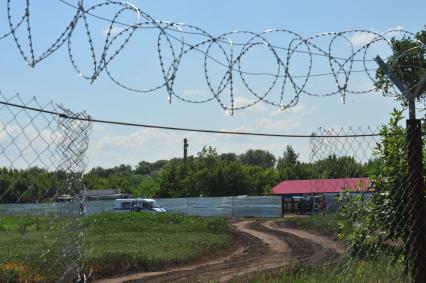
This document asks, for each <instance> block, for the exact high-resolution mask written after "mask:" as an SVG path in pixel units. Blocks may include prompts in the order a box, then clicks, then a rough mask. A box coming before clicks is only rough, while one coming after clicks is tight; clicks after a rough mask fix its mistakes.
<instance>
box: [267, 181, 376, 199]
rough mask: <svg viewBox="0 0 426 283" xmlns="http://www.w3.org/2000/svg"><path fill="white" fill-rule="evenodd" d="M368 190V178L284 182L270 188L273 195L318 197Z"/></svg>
mask: <svg viewBox="0 0 426 283" xmlns="http://www.w3.org/2000/svg"><path fill="white" fill-rule="evenodd" d="M368 189H369V180H368V178H342V179H312V180H286V181H282V182H281V183H279V184H278V185H276V186H275V187H273V188H272V194H274V195H292V196H301V195H306V194H310V195H319V194H329V193H334V194H335V193H341V192H343V191H351V192H363V191H367V190H368Z"/></svg>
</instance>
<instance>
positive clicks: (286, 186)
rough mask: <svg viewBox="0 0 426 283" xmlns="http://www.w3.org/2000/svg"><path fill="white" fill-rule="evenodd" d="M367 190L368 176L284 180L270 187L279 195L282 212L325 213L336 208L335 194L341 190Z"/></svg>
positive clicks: (368, 189) (356, 191) (353, 191)
mask: <svg viewBox="0 0 426 283" xmlns="http://www.w3.org/2000/svg"><path fill="white" fill-rule="evenodd" d="M344 191H345V192H352V193H359V192H368V191H370V182H369V179H368V178H342V179H312V180H286V181H282V182H281V183H279V184H278V185H276V186H275V187H273V188H272V194H274V195H280V196H281V203H282V213H283V215H284V213H285V212H290V213H305V212H306V213H320V212H321V213H327V212H335V211H337V210H338V203H337V201H336V196H337V195H338V194H340V193H342V192H344Z"/></svg>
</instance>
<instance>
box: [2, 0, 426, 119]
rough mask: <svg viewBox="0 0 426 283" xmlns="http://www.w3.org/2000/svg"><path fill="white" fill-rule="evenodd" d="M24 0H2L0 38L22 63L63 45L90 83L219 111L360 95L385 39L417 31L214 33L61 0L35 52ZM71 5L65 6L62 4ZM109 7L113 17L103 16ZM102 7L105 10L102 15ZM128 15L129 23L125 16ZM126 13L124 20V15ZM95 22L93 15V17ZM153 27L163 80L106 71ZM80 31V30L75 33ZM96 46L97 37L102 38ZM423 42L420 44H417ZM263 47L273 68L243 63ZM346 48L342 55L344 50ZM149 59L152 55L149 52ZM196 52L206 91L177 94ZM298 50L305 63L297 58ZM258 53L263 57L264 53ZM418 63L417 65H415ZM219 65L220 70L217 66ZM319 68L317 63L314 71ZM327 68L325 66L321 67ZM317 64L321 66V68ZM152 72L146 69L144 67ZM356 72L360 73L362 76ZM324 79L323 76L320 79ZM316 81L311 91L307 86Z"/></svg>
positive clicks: (369, 88)
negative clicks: (138, 80)
mask: <svg viewBox="0 0 426 283" xmlns="http://www.w3.org/2000/svg"><path fill="white" fill-rule="evenodd" d="M30 2H31V1H30V0H27V1H26V2H25V4H24V6H23V10H24V14H23V15H19V16H16V19H15V16H13V14H14V8H16V6H17V5H18V4H15V3H13V4H12V1H11V0H8V1H7V19H8V23H9V31H8V32H6V33H5V34H4V35H3V36H1V37H0V39H4V38H6V37H11V38H12V39H13V41H14V42H15V44H16V47H17V49H18V50H19V53H20V55H21V57H22V58H23V59H24V60H25V62H26V63H27V64H28V65H29V66H31V67H35V66H36V65H37V64H39V63H40V62H41V61H43V60H45V59H46V58H48V57H49V56H51V55H52V54H53V53H55V52H56V51H57V50H58V49H59V48H60V47H62V46H63V45H66V47H67V53H68V57H69V59H70V62H71V65H72V67H73V68H74V69H75V71H76V72H77V73H78V75H79V76H80V77H82V78H83V79H86V80H89V81H90V82H91V83H95V82H96V80H97V79H98V78H99V77H100V76H101V74H102V73H106V75H107V77H108V78H109V79H110V80H111V81H112V82H113V83H115V84H116V85H118V86H119V87H121V88H124V89H126V90H129V91H132V92H138V93H149V92H154V91H156V90H160V89H164V90H165V91H166V93H167V96H168V97H167V98H168V101H169V102H170V103H171V102H172V99H178V100H180V101H183V102H187V103H205V102H209V101H216V102H217V103H218V104H219V105H220V106H221V108H222V109H223V110H225V111H226V112H228V113H229V114H231V115H232V114H233V113H234V111H236V110H241V109H245V108H248V107H251V106H253V105H255V104H257V103H259V102H264V103H266V104H269V105H272V106H274V107H278V108H279V109H282V110H285V109H287V108H290V107H293V106H295V105H296V104H297V103H298V101H299V97H300V96H301V95H309V96H320V97H323V96H332V95H340V96H341V99H342V101H343V102H344V101H345V99H346V96H347V95H348V94H362V93H369V92H376V91H380V90H378V89H376V87H375V85H374V83H375V82H376V77H375V71H376V70H377V66H376V64H375V63H374V61H373V57H375V56H376V55H377V54H381V55H382V57H385V58H386V57H389V56H393V55H392V54H393V53H392V48H391V42H390V38H392V37H400V38H403V37H414V36H415V34H413V33H412V32H409V31H405V30H402V29H394V30H388V31H385V32H383V33H378V32H374V31H369V30H363V29H358V30H348V31H343V32H327V33H321V34H317V35H313V36H308V37H304V36H302V35H301V34H299V33H296V32H294V31H291V30H287V29H270V30H266V31H263V32H251V31H232V32H227V33H223V34H221V35H218V36H215V35H212V34H211V33H209V32H207V31H206V30H204V29H202V28H200V27H196V26H193V25H189V24H183V23H174V22H169V21H162V20H156V19H155V18H153V17H152V16H150V15H149V14H147V13H146V12H144V11H143V10H141V9H140V8H138V7H136V6H135V5H132V4H130V3H127V2H120V1H105V2H99V3H97V4H94V5H91V6H89V5H87V4H86V3H85V2H84V1H82V0H79V1H77V3H70V2H69V1H66V0H58V2H59V3H62V4H63V5H64V7H69V8H72V10H69V11H71V13H72V16H71V21H70V22H69V24H67V25H66V26H64V28H63V29H62V32H60V33H59V35H58V36H57V38H56V39H55V40H54V41H53V43H51V44H50V45H49V46H48V47H47V48H46V49H45V50H44V51H41V52H37V50H36V48H35V43H34V42H35V37H34V33H33V27H32V24H31V23H32V21H31V20H30V19H32V18H31V17H32V6H31V5H30V4H31V3H30ZM67 11H68V10H67ZM106 11H107V12H108V13H109V14H112V16H110V17H108V16H105V15H104V14H106ZM102 12H104V14H102ZM129 17H131V18H130V19H131V22H130V20H129ZM126 20H127V22H126ZM96 21H97V22H96ZM99 22H101V23H107V24H108V26H107V29H106V30H105V35H104V37H105V38H104V39H103V40H98V39H97V38H96V35H95V34H94V31H93V26H94V25H96V24H99ZM147 30H151V31H154V32H155V33H156V42H155V43H154V42H153V44H155V45H156V53H157V57H158V64H159V67H160V71H159V72H158V74H157V75H158V77H159V79H160V82H159V83H158V84H155V85H151V86H145V87H144V88H138V87H134V86H131V85H130V83H129V82H124V81H122V80H120V79H119V78H118V77H117V76H116V75H114V74H113V71H112V70H111V67H112V62H114V61H116V59H117V58H119V56H121V54H122V52H123V51H124V50H125V49H126V47H127V46H128V45H129V43H130V42H131V41H132V40H136V39H135V38H136V37H135V35H136V34H137V33H142V32H143V31H147ZM79 31H81V32H80V33H79ZM77 35H82V36H84V37H85V41H87V44H88V52H89V56H90V65H91V67H90V69H91V70H86V71H84V70H83V69H84V68H83V67H82V66H81V62H78V61H79V60H78V57H79V55H81V52H78V51H76V47H75V41H77V42H78V40H75V41H74V39H75V37H76V36H77ZM102 41H103V44H102V45H101V46H102V47H101V48H99V49H97V48H96V43H99V42H102ZM420 44H421V46H424V44H423V43H420ZM259 51H260V52H262V54H263V56H264V57H265V56H266V57H265V58H269V61H268V62H265V64H267V65H268V66H274V69H275V71H274V72H269V71H267V72H266V71H265V72H253V71H250V70H249V69H248V68H247V67H246V66H245V65H247V64H248V63H250V59H249V57H250V54H252V53H255V52H259ZM345 54H346V55H345ZM144 55H145V56H146V57H147V58H149V57H152V54H149V53H148V52H147V53H146V54H144ZM197 55H198V56H199V55H201V56H202V57H203V59H202V65H203V70H202V71H203V72H204V83H205V85H204V87H205V92H203V97H195V98H194V97H192V96H189V95H185V93H180V92H178V90H177V87H176V83H177V80H178V78H179V77H180V76H182V75H180V73H179V71H181V69H182V64H183V62H184V61H185V60H186V61H188V62H190V61H191V58H193V57H194V56H197ZM299 55H300V56H303V60H304V62H303V63H302V64H301V63H300V62H297V63H296V62H295V61H296V56H299ZM262 58H263V57H262ZM412 67H414V68H420V66H412ZM218 68H220V69H218ZM317 69H318V70H317ZM324 69H326V71H324ZM319 70H321V71H319ZM146 72H147V73H150V74H151V73H152V71H151V70H146ZM354 74H360V75H363V77H362V78H360V77H355V76H354ZM259 77H260V78H261V79H260V80H262V82H264V81H265V80H264V79H263V77H267V78H269V80H270V82H269V85H268V86H266V87H263V88H264V90H263V91H260V90H259V86H258V84H259V83H258V84H256V82H254V80H255V79H254V78H259ZM318 77H319V78H321V80H323V81H324V80H325V81H327V80H328V81H327V83H326V85H327V87H326V89H325V90H324V91H319V90H318V89H319V88H318V84H316V83H315V81H313V80H314V79H315V78H318ZM323 83H324V82H323ZM313 86H315V90H313V89H312V87H313ZM237 88H241V89H243V90H244V92H247V93H248V95H249V97H248V98H247V99H245V100H244V101H243V102H241V99H240V100H239V101H237V100H238V97H237V94H236V93H237V92H238V93H241V92H242V91H241V90H239V91H237ZM383 94H384V95H386V96H396V95H398V91H397V90H396V89H391V90H387V91H386V92H385V93H383Z"/></svg>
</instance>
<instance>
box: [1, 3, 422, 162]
mask: <svg viewBox="0 0 426 283" xmlns="http://www.w3.org/2000/svg"><path fill="white" fill-rule="evenodd" d="M89 2H90V1H86V3H89ZM131 2H132V3H133V4H134V5H136V6H137V7H139V8H141V9H142V10H144V11H145V12H146V13H148V14H150V15H151V16H152V17H154V18H155V19H157V20H168V21H173V22H183V23H188V24H191V25H194V26H198V27H200V28H203V29H204V30H206V31H208V32H209V33H210V34H213V35H219V34H221V33H225V32H228V31H234V30H248V31H254V32H261V31H264V30H267V29H271V28H282V29H288V30H291V31H294V32H297V33H299V34H301V35H302V36H303V37H308V36H311V35H315V34H317V33H323V32H331V31H344V30H348V29H368V30H372V31H375V32H384V31H387V30H390V29H394V28H397V29H400V28H402V29H404V30H408V31H412V32H416V31H418V30H420V29H422V28H423V26H424V25H425V24H426V22H425V21H424V11H425V8H426V2H424V1H405V2H401V1H398V2H397V1H272V0H267V1H242V0H241V1H240V0H235V1H229V0H228V1H222V0H217V1H210V2H207V1H195V0H183V1H160V0H158V1H140V0H135V1H131ZM2 5H3V6H5V5H6V4H2ZM17 5H18V4H17ZM31 7H32V9H33V10H32V13H33V14H32V16H33V18H32V21H31V23H32V28H33V32H34V42H35V48H36V49H37V50H40V49H43V48H45V47H46V46H47V44H46V42H51V41H52V40H53V38H54V34H57V33H58V32H60V31H61V30H62V29H63V27H64V26H66V24H67V23H69V21H70V19H71V18H72V16H73V10H72V9H71V8H69V7H67V6H65V5H64V4H61V3H59V2H58V1H57V0H49V1H43V3H36V2H34V3H32V6H31ZM0 11H1V12H0V34H2V33H3V32H4V31H6V30H7V21H6V14H5V11H6V9H5V7H4V8H1V9H0ZM21 12H22V7H20V6H15V7H14V10H13V11H12V14H13V15H15V18H17V15H20V13H21ZM110 12H111V11H109V10H108V9H100V10H99V11H98V13H99V14H102V15H110ZM130 19H131V16H128V17H127V18H126V20H130ZM90 21H91V23H93V25H92V34H93V35H94V37H95V38H96V39H95V41H96V42H95V43H100V42H102V41H103V40H104V39H105V29H106V28H107V25H106V24H105V23H103V22H99V21H95V20H93V19H91V20H90ZM79 28H81V27H79ZM80 30H81V29H80ZM18 34H19V32H18ZM21 36H22V34H21ZM357 36H358V37H352V38H350V39H351V40H357V39H358V40H361V41H362V40H363V35H362V34H358V35H357ZM83 39H84V37H82V36H81V33H80V34H77V33H76V36H75V37H74V38H73V41H72V42H73V50H75V52H76V55H77V56H76V58H77V61H78V63H80V64H81V65H82V66H83V68H85V70H86V69H88V68H89V69H88V70H90V65H89V64H88V62H90V56H89V55H88V53H87V51H88V48H87V43H86V42H85V41H84V40H83ZM234 39H235V40H238V39H239V38H238V37H235V38H234ZM155 44H156V42H155V37H154V36H153V34H150V33H149V32H147V33H141V34H138V35H136V36H134V38H132V41H131V43H130V44H129V45H128V47H127V49H126V51H125V52H123V53H122V54H121V55H120V56H119V57H117V59H116V61H114V62H113V63H111V65H110V68H111V72H112V73H113V74H114V75H116V76H117V78H119V79H120V80H122V81H125V82H126V83H128V84H129V85H131V86H135V87H145V86H147V85H153V83H154V82H161V73H159V70H160V69H159V63H158V59H157V54H156V52H155V47H156V45H155ZM342 46H344V45H343V44H338V45H336V47H335V49H336V52H340V54H347V53H345V52H347V51H345V50H343V49H344V47H342ZM377 48H378V49H380V46H378V47H377ZM382 51H383V54H386V52H387V51H386V50H378V52H382ZM215 52H216V53H212V54H215V55H217V56H220V54H219V53H218V52H217V50H216V51H215ZM38 53H40V51H39V52H38ZM250 56H252V57H249V58H248V59H247V60H246V62H247V65H246V67H247V68H248V69H250V70H254V71H270V72H273V71H274V68H276V65H273V64H271V63H270V62H271V58H270V57H268V56H269V55H268V53H267V52H266V53H262V52H259V53H256V52H254V53H253V54H251V55H250ZM262 56H263V57H262ZM0 62H1V64H0V82H1V84H0V89H1V91H2V92H3V93H4V94H6V95H13V94H14V93H16V92H19V93H20V94H21V96H22V97H24V98H28V99H29V98H30V97H32V96H36V97H37V98H38V100H39V101H42V102H48V101H50V100H54V101H56V102H61V103H63V104H64V105H66V106H68V107H69V108H70V109H72V110H75V111H77V110H83V109H85V110H86V111H87V112H88V113H89V114H90V115H92V116H93V117H95V118H99V119H111V120H120V121H130V122H136V123H145V124H159V125H169V126H177V127H189V128H207V129H218V130H220V129H226V130H240V131H241V130H242V131H257V132H270V133H282V134H294V133H299V134H310V133H312V132H313V131H314V130H315V129H317V128H318V127H326V128H340V127H348V126H352V127H359V126H361V127H366V126H371V127H376V126H378V125H380V124H382V123H385V122H386V121H387V119H388V118H389V112H390V111H391V110H392V109H393V108H394V107H397V106H398V103H396V102H394V101H393V100H392V99H391V98H384V97H381V96H379V95H377V94H375V93H371V94H362V95H349V96H348V97H347V101H346V104H342V103H341V101H340V97H339V96H332V97H327V98H317V97H309V96H307V95H302V96H301V97H300V99H299V103H298V105H297V106H296V107H294V108H291V109H288V110H285V111H277V108H274V107H270V106H268V105H265V104H257V105H255V106H254V107H251V108H249V109H247V110H243V111H239V112H237V113H236V114H235V115H234V116H229V115H227V114H226V113H225V112H224V110H223V109H222V108H221V107H220V106H219V105H218V104H217V103H216V102H214V101H212V102H209V103H206V104H188V103H183V102H179V101H177V100H176V99H174V100H173V102H172V104H169V103H168V101H167V94H166V92H165V90H164V89H162V90H160V91H156V92H154V93H150V94H140V93H133V92H130V91H128V90H125V89H122V88H120V87H118V86H116V85H115V84H113V83H112V82H111V81H110V80H109V79H108V77H107V76H106V74H105V73H103V74H101V76H100V77H99V78H98V79H97V80H96V82H95V83H94V84H90V82H89V81H86V80H84V79H82V78H80V77H79V76H78V74H77V73H76V72H75V70H74V69H73V67H72V65H71V63H70V60H69V58H68V56H67V48H66V45H65V46H62V47H61V48H60V49H59V50H58V51H57V52H55V53H54V54H53V55H51V56H50V57H48V58H47V59H46V60H44V61H43V62H41V63H40V64H38V65H37V66H36V67H35V68H30V67H28V66H27V65H26V64H25V62H24V61H23V59H22V57H21V56H20V54H19V52H18V50H17V48H16V45H15V43H14V42H13V40H12V38H11V37H9V38H6V39H4V40H1V41H0ZM304 64H306V57H305V58H304V57H303V56H296V57H295V59H294V61H293V62H292V66H294V67H293V68H294V69H295V70H296V72H297V71H299V69H300V72H302V73H303V66H304ZM323 66H324V69H323ZM202 67H203V58H202V57H201V56H196V55H194V56H190V57H188V58H187V59H185V60H184V61H183V63H182V65H181V69H180V70H179V73H178V79H177V80H176V91H177V92H178V93H183V94H185V95H189V97H191V95H195V96H196V95H201V96H203V97H204V96H205V94H204V93H205V91H206V89H207V88H206V84H205V81H204V73H203V71H202V70H203V69H202ZM222 71H223V70H221V69H220V67H218V66H212V67H211V73H212V74H211V75H212V77H213V79H214V80H215V79H216V80H217V78H219V77H220V74H221V73H220V72H222ZM314 71H315V72H324V71H325V72H328V71H329V69H326V68H325V65H324V64H323V63H318V65H316V67H315V70H314ZM215 76H216V77H215ZM251 81H252V82H253V84H254V86H255V88H259V89H261V88H262V87H264V85H265V84H266V82H267V79H262V78H256V79H254V78H253V80H251ZM330 81H332V77H329V78H327V79H324V80H323V79H318V80H313V81H312V83H311V85H310V88H309V89H310V90H312V91H316V90H318V91H320V90H327V89H329V88H332V86H331V85H329V83H330ZM354 84H359V85H362V84H368V81H367V80H366V78H365V77H362V75H359V76H358V77H357V78H355V79H354ZM235 97H236V101H237V102H238V103H244V102H247V101H251V100H250V99H252V98H251V96H250V94H249V93H248V92H247V91H246V90H245V89H244V88H243V87H242V85H241V83H240V84H236V86H235ZM184 137H187V138H189V143H190V148H189V152H190V154H196V153H197V152H198V151H200V150H201V148H202V146H203V145H211V146H213V147H216V148H217V150H218V151H219V152H230V151H232V152H237V153H240V152H244V151H246V150H247V149H250V148H261V149H266V150H269V151H271V152H272V153H274V154H275V155H277V156H278V155H280V154H281V153H282V151H283V150H284V148H285V146H286V145H287V144H291V145H293V146H294V147H295V148H296V150H297V151H298V152H300V153H301V157H302V159H304V160H308V159H309V153H310V149H309V145H308V143H307V141H306V140H301V139H278V138H256V137H233V136H232V137H229V136H224V135H208V134H196V133H181V132H178V133H175V132H168V131H160V130H151V129H136V128H126V127H118V126H107V125H95V126H94V131H93V133H92V139H91V144H90V149H89V152H88V157H89V160H90V164H89V166H90V167H92V166H97V165H101V166H104V167H109V166H114V165H118V164H120V163H126V164H132V165H135V164H136V163H137V162H138V161H140V160H148V161H154V160H157V159H163V158H171V157H180V156H181V155H182V139H183V138H184Z"/></svg>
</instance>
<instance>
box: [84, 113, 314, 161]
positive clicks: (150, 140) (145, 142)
mask: <svg viewBox="0 0 426 283" xmlns="http://www.w3.org/2000/svg"><path fill="white" fill-rule="evenodd" d="M302 126H303V124H302V123H301V122H300V121H298V120H297V119H296V118H295V117H293V118H288V119H283V118H281V119H276V118H259V119H255V121H254V122H252V123H250V122H248V121H246V122H242V123H241V125H240V126H238V127H229V128H228V127H227V128H221V130H224V131H233V132H263V133H283V134H286V133H290V132H295V131H296V132H300V131H302V130H303V129H302ZM94 131H96V128H94ZM96 134H97V133H94V135H93V136H94V138H93V139H92V143H91V146H90V147H89V153H88V155H89V160H90V165H89V168H91V167H93V166H98V165H100V166H103V167H112V166H116V165H119V164H121V163H124V164H131V165H136V164H137V163H138V162H139V161H141V160H146V161H150V162H152V161H156V160H159V159H170V158H173V157H182V154H183V139H184V138H188V141H189V154H190V155H196V154H197V153H198V152H199V151H200V150H201V149H202V147H203V146H205V145H207V146H209V145H211V146H213V147H215V148H216V149H217V151H218V152H219V153H224V152H235V153H237V154H238V153H243V152H245V151H247V150H248V149H256V148H258V149H265V150H269V151H270V152H272V153H273V154H275V155H276V156H278V155H280V154H281V153H282V151H283V148H284V147H283V146H285V145H286V144H296V147H297V143H304V142H305V141H302V140H297V141H296V140H294V139H291V140H286V139H282V138H268V137H253V136H242V135H226V134H208V133H195V132H171V131H164V130H158V129H138V130H136V131H135V130H133V131H132V132H128V133H127V134H120V135H114V134H113V133H109V134H106V133H103V134H102V136H101V137H100V138H96ZM305 148H306V146H305V145H303V146H299V150H305ZM303 155H306V154H305V153H303Z"/></svg>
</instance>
